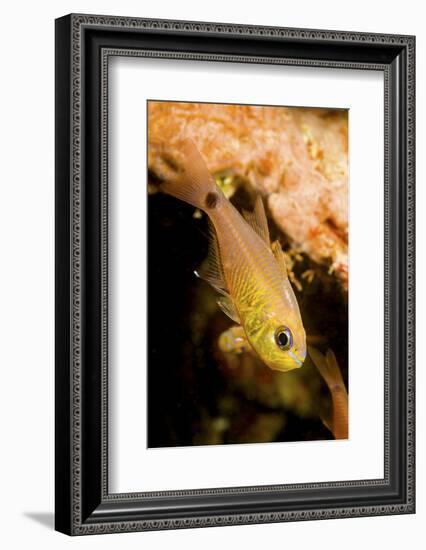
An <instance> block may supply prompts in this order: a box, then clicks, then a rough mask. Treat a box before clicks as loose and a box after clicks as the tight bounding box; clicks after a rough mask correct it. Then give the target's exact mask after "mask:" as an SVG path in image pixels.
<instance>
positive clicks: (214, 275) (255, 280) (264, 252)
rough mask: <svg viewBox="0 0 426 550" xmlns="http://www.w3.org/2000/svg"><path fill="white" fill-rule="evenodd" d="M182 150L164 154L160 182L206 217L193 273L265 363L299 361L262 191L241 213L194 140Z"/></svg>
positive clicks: (286, 285)
mask: <svg viewBox="0 0 426 550" xmlns="http://www.w3.org/2000/svg"><path fill="white" fill-rule="evenodd" d="M180 152H181V156H182V159H183V160H182V161H181V162H180V163H176V162H175V161H174V160H172V159H167V158H166V160H165V164H166V165H167V166H166V170H167V171H168V175H167V177H165V178H161V179H162V183H161V184H160V185H161V189H162V190H163V191H164V192H165V193H168V194H170V195H172V196H174V197H176V198H178V199H180V200H182V201H185V202H186V203H188V204H191V205H192V206H194V207H195V208H198V209H200V210H202V211H203V212H205V213H206V214H207V216H208V218H209V222H210V224H209V226H210V231H209V233H210V237H209V240H210V243H209V253H208V257H207V260H206V261H205V262H204V264H203V269H202V270H200V271H198V272H195V274H196V275H197V276H198V277H200V278H202V279H204V280H205V281H207V282H208V283H209V284H210V285H211V286H212V287H213V288H214V289H216V291H217V292H218V293H219V295H220V297H219V299H218V305H219V307H220V308H221V309H222V310H223V312H224V313H225V314H226V315H227V316H228V317H229V318H230V319H232V320H233V321H234V322H235V323H237V325H238V327H241V328H240V329H239V330H240V333H241V334H243V335H244V336H245V338H242V339H241V342H242V343H244V342H245V343H244V345H249V347H250V348H252V349H253V350H254V352H255V353H256V354H257V355H258V356H259V357H260V359H261V360H262V361H263V362H264V363H265V364H266V365H267V366H268V367H270V368H271V369H274V370H278V371H282V372H285V371H289V370H292V369H296V368H299V367H301V366H302V365H303V362H304V361H305V357H306V336H305V330H304V327H303V323H302V318H301V315H300V311H299V306H298V303H297V300H296V297H295V295H294V292H293V289H292V287H291V284H290V281H289V278H288V274H287V268H286V263H285V257H284V253H283V250H282V248H281V245H280V244H279V242H278V241H276V242H273V243H272V244H271V242H270V238H269V230H268V223H267V219H266V215H265V210H264V206H263V202H262V199H261V197H260V196H257V199H256V202H255V207H254V210H253V211H252V212H251V211H244V212H243V215H241V214H240V213H239V212H238V210H236V208H235V207H234V206H233V205H232V204H231V202H230V201H229V200H228V199H227V198H226V197H225V195H224V194H223V193H222V191H221V189H220V188H219V187H218V185H217V184H216V182H215V179H214V178H213V176H212V175H211V174H210V172H209V171H208V169H207V166H206V164H205V162H204V160H203V158H202V156H201V154H200V152H199V151H198V149H197V148H196V146H195V144H194V143H193V142H192V141H191V140H185V141H183V142H182V144H181V149H180ZM241 334H240V335H241ZM231 336H235V335H231ZM247 342H248V344H247Z"/></svg>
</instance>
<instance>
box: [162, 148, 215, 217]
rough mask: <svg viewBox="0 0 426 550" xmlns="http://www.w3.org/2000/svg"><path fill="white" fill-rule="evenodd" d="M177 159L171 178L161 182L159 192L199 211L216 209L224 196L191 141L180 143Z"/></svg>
mask: <svg viewBox="0 0 426 550" xmlns="http://www.w3.org/2000/svg"><path fill="white" fill-rule="evenodd" d="M179 157H180V159H179V160H180V162H179V164H178V165H177V166H176V168H175V170H174V174H173V177H171V178H167V179H165V180H164V181H163V182H162V184H161V190H162V191H164V192H165V193H167V194H169V195H172V196H173V197H176V198H177V199H180V200H182V201H184V202H187V203H188V204H191V205H192V206H195V207H196V208H199V209H200V210H204V211H209V210H212V209H214V208H216V207H217V206H218V204H219V202H220V201H221V200H222V199H223V198H224V196H223V194H222V192H221V190H220V189H219V187H218V186H217V185H216V182H215V180H214V178H213V176H212V175H211V173H210V172H209V170H208V168H207V166H206V163H205V162H204V159H203V157H202V156H201V153H200V152H199V151H198V149H197V147H196V145H195V143H194V142H193V141H192V140H191V139H185V140H183V141H182V142H181V144H180V147H179Z"/></svg>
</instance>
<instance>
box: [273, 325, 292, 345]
mask: <svg viewBox="0 0 426 550" xmlns="http://www.w3.org/2000/svg"><path fill="white" fill-rule="evenodd" d="M275 342H276V343H277V346H278V347H279V348H280V349H282V350H286V349H290V348H291V346H292V344H293V336H292V335H291V332H290V329H288V328H287V327H279V328H277V330H276V331H275Z"/></svg>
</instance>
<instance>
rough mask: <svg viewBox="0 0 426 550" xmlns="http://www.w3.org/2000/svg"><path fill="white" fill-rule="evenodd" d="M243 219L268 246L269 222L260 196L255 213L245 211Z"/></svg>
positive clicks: (257, 197)
mask: <svg viewBox="0 0 426 550" xmlns="http://www.w3.org/2000/svg"><path fill="white" fill-rule="evenodd" d="M242 214H243V217H244V219H245V220H246V222H247V223H248V224H249V225H250V227H251V228H252V229H253V230H254V231H255V232H256V233H257V234H258V235H259V237H261V238H262V239H263V240H264V241H265V243H266V244H267V245H269V243H270V239H269V228H268V220H267V219H266V214H265V207H264V206H263V200H262V197H261V196H260V195H257V196H256V201H255V203H254V209H253V211H250V210H243V211H242Z"/></svg>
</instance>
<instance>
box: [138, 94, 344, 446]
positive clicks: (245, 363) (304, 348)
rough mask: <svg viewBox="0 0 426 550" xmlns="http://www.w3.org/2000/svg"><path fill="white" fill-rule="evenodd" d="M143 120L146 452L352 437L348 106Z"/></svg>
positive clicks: (172, 106) (228, 109)
mask: <svg viewBox="0 0 426 550" xmlns="http://www.w3.org/2000/svg"><path fill="white" fill-rule="evenodd" d="M147 120H148V128H147V134H148V151H147V155H148V175H147V193H148V222H147V223H148V232H147V234H148V258H147V266H148V289H147V293H148V313H147V316H148V317H147V326H148V352H147V353H148V357H147V359H148V372H147V377H148V378H147V382H148V384H147V387H148V416H147V422H148V442H147V445H148V447H150V448H155V447H184V446H199V445H227V444H233V445H235V444H242V443H246V444H247V443H274V442H294V441H300V442H302V441H316V440H338V439H348V437H349V430H348V424H349V418H348V393H349V384H348V375H349V373H348V282H349V273H348V242H349V229H348V155H349V151H348V148H349V147H348V124H349V120H348V110H346V109H330V108H310V107H293V106H269V105H240V104H219V103H217V104H215V103H197V102H189V101H188V102H173V101H156V100H150V101H148V102H147Z"/></svg>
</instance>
